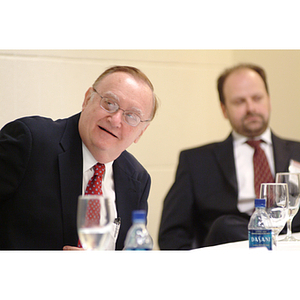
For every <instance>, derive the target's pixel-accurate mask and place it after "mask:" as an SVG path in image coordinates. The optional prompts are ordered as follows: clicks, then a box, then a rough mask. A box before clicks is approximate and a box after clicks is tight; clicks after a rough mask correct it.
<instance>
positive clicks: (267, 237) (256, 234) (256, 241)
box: [248, 229, 272, 250]
mask: <svg viewBox="0 0 300 300" xmlns="http://www.w3.org/2000/svg"><path fill="white" fill-rule="evenodd" d="M248 235H249V247H250V248H256V247H266V248H267V249H269V250H272V230H271V229H258V230H254V229H251V230H249V233H248Z"/></svg>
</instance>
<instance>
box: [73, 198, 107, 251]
mask: <svg viewBox="0 0 300 300" xmlns="http://www.w3.org/2000/svg"><path fill="white" fill-rule="evenodd" d="M112 222H113V220H112V209H111V206H110V202H109V199H107V198H104V197H103V196H100V195H84V196H79V198H78V209H77V231H78V236H79V239H80V242H81V244H82V247H83V248H84V249H86V250H105V248H106V246H107V244H108V241H109V235H110V232H111V230H112Z"/></svg>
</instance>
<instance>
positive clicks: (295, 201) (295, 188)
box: [276, 173, 300, 242]
mask: <svg viewBox="0 0 300 300" xmlns="http://www.w3.org/2000/svg"><path fill="white" fill-rule="evenodd" d="M276 182H278V183H286V184H287V185H288V190H289V191H288V196H289V210H288V220H287V235H286V237H285V238H284V239H283V240H280V241H285V242H297V241H299V240H298V239H296V238H295V237H294V236H293V235H292V221H293V218H294V216H295V215H296V213H297V212H298V210H299V201H300V174H299V173H277V174H276Z"/></svg>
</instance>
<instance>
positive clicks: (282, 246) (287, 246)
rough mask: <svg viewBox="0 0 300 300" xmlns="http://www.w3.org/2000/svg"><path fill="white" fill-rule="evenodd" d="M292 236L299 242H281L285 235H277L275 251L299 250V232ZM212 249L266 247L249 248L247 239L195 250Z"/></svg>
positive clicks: (247, 249) (246, 249) (245, 249)
mask: <svg viewBox="0 0 300 300" xmlns="http://www.w3.org/2000/svg"><path fill="white" fill-rule="evenodd" d="M293 236H294V237H295V238H297V239H299V242H281V241H280V240H282V239H284V238H285V235H279V237H278V246H277V248H275V249H274V250H275V251H294V250H298V251H299V250H300V232H297V233H294V234H293ZM208 250H209V251H212V250H244V251H259V250H266V251H268V250H267V249H266V248H258V249H253V248H252V249H249V241H248V240H246V241H242V242H235V243H227V244H222V245H218V246H212V247H205V248H200V249H196V250H195V251H208Z"/></svg>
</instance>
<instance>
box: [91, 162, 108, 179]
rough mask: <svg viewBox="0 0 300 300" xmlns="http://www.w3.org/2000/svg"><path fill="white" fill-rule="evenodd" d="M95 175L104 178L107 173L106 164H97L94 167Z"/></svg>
mask: <svg viewBox="0 0 300 300" xmlns="http://www.w3.org/2000/svg"><path fill="white" fill-rule="evenodd" d="M93 168H94V175H95V176H103V174H104V172H105V165H104V164H100V163H97V164H95V165H94V167H93Z"/></svg>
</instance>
